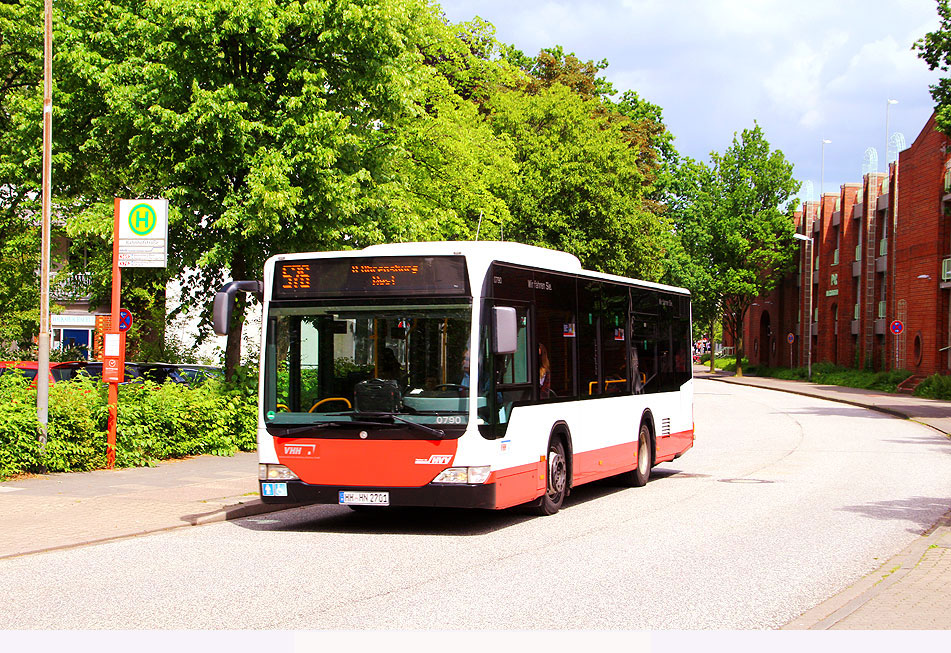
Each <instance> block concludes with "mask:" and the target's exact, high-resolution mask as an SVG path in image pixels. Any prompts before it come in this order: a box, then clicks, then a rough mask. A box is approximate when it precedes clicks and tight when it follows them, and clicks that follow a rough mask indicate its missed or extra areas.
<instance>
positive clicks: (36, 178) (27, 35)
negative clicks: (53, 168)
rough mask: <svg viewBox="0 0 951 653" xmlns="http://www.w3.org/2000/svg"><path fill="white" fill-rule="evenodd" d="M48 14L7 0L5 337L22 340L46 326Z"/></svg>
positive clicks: (0, 10)
mask: <svg viewBox="0 0 951 653" xmlns="http://www.w3.org/2000/svg"><path fill="white" fill-rule="evenodd" d="M42 16H43V3H42V2H41V1H40V0H23V1H22V2H20V1H12V2H11V1H9V0H3V1H0V343H16V344H19V345H20V346H27V345H28V344H29V341H30V339H31V338H32V337H33V335H35V333H36V331H37V327H38V325H39V304H40V300H39V285H40V284H39V278H38V277H37V276H36V270H37V269H38V268H39V264H40V237H39V224H40V219H39V215H40V203H39V193H40V190H41V167H42V166H41V164H42V148H41V147H40V145H41V144H42V125H43V118H42V116H43V113H42V79H43V69H42V64H43V23H42V20H41V19H42ZM34 96H39V103H38V104H37V103H33V102H31V99H32V97H34Z"/></svg>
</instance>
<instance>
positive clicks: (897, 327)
mask: <svg viewBox="0 0 951 653" xmlns="http://www.w3.org/2000/svg"><path fill="white" fill-rule="evenodd" d="M888 328H889V329H890V330H891V332H892V333H894V334H895V335H896V336H897V335H899V334H900V333H901V332H902V331H904V330H905V324H904V323H903V322H902V321H901V320H895V321H894V322H892V323H891V325H889V327H888Z"/></svg>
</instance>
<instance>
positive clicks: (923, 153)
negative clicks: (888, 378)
mask: <svg viewBox="0 0 951 653" xmlns="http://www.w3.org/2000/svg"><path fill="white" fill-rule="evenodd" d="M948 145H949V140H948V138H947V137H946V136H944V135H942V134H940V133H938V132H936V131H935V129H934V118H933V117H932V119H931V120H929V121H928V124H926V125H925V128H924V129H923V130H922V132H921V134H919V136H918V138H917V139H916V140H915V142H914V143H913V144H912V145H911V147H909V148H908V149H907V150H905V151H904V152H902V153H900V155H899V166H898V188H899V191H898V193H897V196H898V198H897V199H898V206H897V215H898V224H897V229H896V231H895V234H894V236H895V238H894V240H895V242H894V244H893V258H894V261H895V267H894V269H893V270H890V272H893V275H892V278H893V281H894V293H893V299H894V302H893V303H891V305H890V308H891V310H892V311H893V314H894V316H895V317H898V318H901V319H902V321H903V322H904V325H905V330H904V333H902V335H900V336H898V337H897V338H896V337H895V336H893V335H891V334H889V336H888V339H889V340H891V341H892V344H897V345H898V347H899V365H900V366H901V367H903V368H904V369H908V370H910V371H912V372H913V373H915V374H921V375H930V374H934V373H935V372H944V373H947V372H948V371H949V369H948V355H947V352H939V350H940V349H942V348H944V347H947V346H948V345H949V344H951V343H949V342H948V295H949V293H951V290H948V289H942V288H941V287H940V286H941V284H942V281H941V264H942V260H943V259H944V258H945V257H948V256H951V225H949V220H951V218H949V217H948V216H946V215H945V214H944V209H943V206H942V200H943V197H944V195H945V189H944V176H945V169H946V165H947V163H948V161H949V157H951V154H949V153H948V152H946V148H947V146H948ZM890 245H891V244H890ZM919 277H921V278H919ZM925 277H927V278H925ZM916 339H917V340H918V343H919V346H918V347H916V346H915V345H916ZM892 351H893V350H892ZM916 354H917V355H916ZM892 356H894V354H892ZM893 364H894V363H893Z"/></svg>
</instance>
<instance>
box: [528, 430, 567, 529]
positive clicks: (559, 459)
mask: <svg viewBox="0 0 951 653" xmlns="http://www.w3.org/2000/svg"><path fill="white" fill-rule="evenodd" d="M547 463H548V470H547V480H546V490H545V494H543V495H542V498H541V499H539V500H538V503H537V504H536V505H535V512H536V513H537V514H539V515H554V514H555V513H556V512H558V511H559V510H560V509H561V504H563V503H564V502H565V495H567V494H568V461H567V459H566V458H565V445H564V444H563V443H562V442H561V440H552V441H551V442H550V443H549V444H548V459H547Z"/></svg>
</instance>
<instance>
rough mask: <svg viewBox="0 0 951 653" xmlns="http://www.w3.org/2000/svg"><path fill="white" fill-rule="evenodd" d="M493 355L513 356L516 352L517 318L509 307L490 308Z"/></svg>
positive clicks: (513, 310)
mask: <svg viewBox="0 0 951 653" xmlns="http://www.w3.org/2000/svg"><path fill="white" fill-rule="evenodd" d="M492 327H493V328H492V333H493V334H494V337H493V340H492V353H493V354H514V353H515V352H516V351H518V317H517V316H516V314H515V309H514V308H512V307H511V306H493V307H492Z"/></svg>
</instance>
